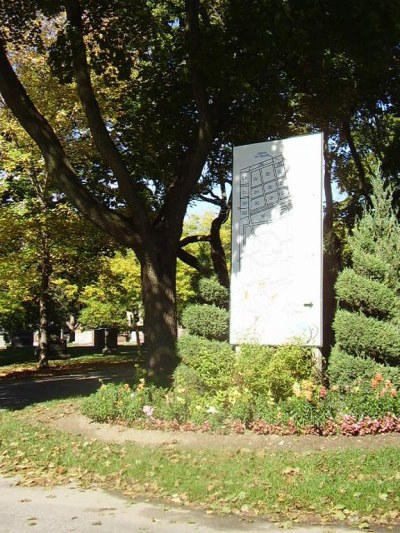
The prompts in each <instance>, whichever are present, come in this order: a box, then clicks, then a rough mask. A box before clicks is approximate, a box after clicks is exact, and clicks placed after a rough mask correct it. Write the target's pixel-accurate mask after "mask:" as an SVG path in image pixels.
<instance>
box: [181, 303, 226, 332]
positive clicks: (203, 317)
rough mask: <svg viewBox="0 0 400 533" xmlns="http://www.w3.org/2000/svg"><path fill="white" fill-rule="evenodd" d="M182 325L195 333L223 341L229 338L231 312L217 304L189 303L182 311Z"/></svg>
mask: <svg viewBox="0 0 400 533" xmlns="http://www.w3.org/2000/svg"><path fill="white" fill-rule="evenodd" d="M182 325H183V327H184V328H186V329H188V330H189V332H190V333H191V334H193V335H200V336H202V337H207V338H208V339H215V340H220V341H222V340H225V339H227V338H228V330H229V313H228V311H227V310H226V309H221V308H219V307H217V306H216V305H208V304H203V305H200V304H193V305H188V306H187V307H186V308H185V309H184V310H183V313H182Z"/></svg>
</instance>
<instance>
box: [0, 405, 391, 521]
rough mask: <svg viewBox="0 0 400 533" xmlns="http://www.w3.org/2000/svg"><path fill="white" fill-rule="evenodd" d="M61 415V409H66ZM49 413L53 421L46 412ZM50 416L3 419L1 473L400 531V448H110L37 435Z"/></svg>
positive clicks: (40, 412)
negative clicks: (278, 450) (277, 450)
mask: <svg viewBox="0 0 400 533" xmlns="http://www.w3.org/2000/svg"><path fill="white" fill-rule="evenodd" d="M60 409H63V404H61V403H60ZM48 412H50V411H48ZM45 416H46V407H43V406H42V407H40V408H39V407H31V408H27V409H25V410H23V411H20V412H7V411H3V412H0V473H1V474H3V475H7V474H8V475H15V474H17V475H20V476H21V478H22V482H23V483H24V484H28V485H35V484H48V485H51V484H60V483H65V482H68V481H75V482H78V483H80V484H83V485H85V486H90V485H96V486H102V487H105V488H107V489H109V490H117V491H120V492H122V493H123V494H125V495H127V496H130V497H134V498H136V497H146V498H149V497H154V498H163V499H165V500H166V501H169V502H174V503H176V504H180V505H192V506H196V507H202V508H205V509H207V510H209V512H221V513H233V514H237V515H243V516H246V517H254V516H257V515H258V516H260V515H263V516H268V517H269V518H272V519H276V520H292V521H306V520H308V521H309V520H313V519H315V520H318V521H323V522H332V521H333V522H337V521H343V522H346V523H347V524H353V525H358V526H359V527H362V528H368V527H369V526H370V525H371V524H374V523H379V524H394V523H399V522H400V512H399V509H400V474H399V473H398V464H399V460H400V449H399V448H383V449H380V450H378V451H374V452H365V451H361V450H344V451H341V452H322V451H321V452H313V453H309V454H302V455H298V454H294V453H290V452H281V453H271V452H270V451H268V450H265V451H259V452H250V451H248V450H241V451H239V452H228V451H226V452H221V451H218V452H216V451H200V450H199V451H193V450H190V451H185V450H177V449H175V447H160V448H157V449H154V448H152V449H150V448H149V449H147V448H141V447H138V446H135V445H124V446H121V445H116V444H104V443H99V442H97V441H90V440H87V439H84V438H82V437H79V436H70V435H65V434H63V433H61V432H59V431H55V430H51V429H49V428H48V427H45V426H44V425H40V424H39V423H38V420H39V419H40V418H41V417H42V418H43V417H45Z"/></svg>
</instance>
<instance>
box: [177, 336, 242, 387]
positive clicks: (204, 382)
mask: <svg viewBox="0 0 400 533" xmlns="http://www.w3.org/2000/svg"><path fill="white" fill-rule="evenodd" d="M177 348H178V355H179V357H180V358H181V361H182V363H183V364H184V365H185V366H187V367H189V368H190V369H192V370H193V371H194V372H195V375H196V379H197V386H199V385H200V383H201V387H202V388H203V389H204V390H207V391H214V392H215V391H217V390H219V389H225V388H227V387H228V386H229V384H230V383H231V382H232V377H231V371H232V368H233V365H234V361H235V354H234V352H233V350H232V348H231V346H230V345H229V344H228V343H226V342H219V341H215V340H209V339H205V338H203V337H197V336H195V335H184V336H183V337H181V338H179V339H178V343H177ZM178 369H179V367H178ZM176 372H178V379H179V384H180V385H181V386H183V387H185V388H187V389H189V388H190V381H192V380H193V379H194V374H193V373H191V374H190V381H189V382H187V381H183V378H184V377H185V375H186V376H187V375H188V373H186V374H184V372H185V370H184V371H183V372H182V371H180V370H177V371H176Z"/></svg>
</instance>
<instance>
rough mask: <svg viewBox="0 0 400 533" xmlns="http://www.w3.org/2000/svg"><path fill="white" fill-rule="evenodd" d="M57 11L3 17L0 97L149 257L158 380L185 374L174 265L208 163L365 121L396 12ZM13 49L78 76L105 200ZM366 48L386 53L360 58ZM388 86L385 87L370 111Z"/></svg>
mask: <svg viewBox="0 0 400 533" xmlns="http://www.w3.org/2000/svg"><path fill="white" fill-rule="evenodd" d="M53 4H54V3H53V2H49V1H46V0H19V1H18V2H15V3H13V5H12V8H10V9H8V8H7V6H5V7H3V8H2V11H1V12H0V15H1V22H2V23H3V25H2V29H1V44H0V91H1V93H2V95H3V97H4V99H5V101H6V102H7V104H8V106H9V107H10V109H11V110H12V112H13V113H14V114H15V116H16V117H17V119H18V120H19V121H20V123H21V124H22V125H23V127H24V128H25V129H26V131H27V132H28V133H29V135H30V136H31V137H32V138H33V139H34V140H35V142H36V143H37V145H38V146H39V148H40V150H41V152H42V154H43V157H44V159H45V162H46V166H47V172H48V174H49V176H51V177H52V178H54V180H56V182H57V183H58V186H59V187H60V189H61V190H62V191H64V192H65V194H67V195H68V197H69V199H70V200H71V202H72V203H73V204H74V205H75V206H76V208H78V209H79V210H80V211H81V212H82V213H83V214H84V215H85V216H87V217H88V218H90V219H91V220H92V221H93V222H94V223H95V224H97V225H98V226H99V227H101V228H102V229H103V230H105V231H106V232H107V233H108V234H110V235H112V236H113V237H114V238H115V239H116V240H117V241H118V242H120V243H121V244H123V245H124V246H127V247H130V248H132V249H133V250H134V252H135V254H136V256H137V257H138V259H139V261H140V264H141V272H142V297H143V303H144V310H145V334H146V343H147V353H148V367H149V373H150V375H153V376H154V377H160V376H162V375H163V374H168V373H169V372H170V371H171V370H172V369H173V368H174V366H175V364H176V357H175V351H174V342H175V336H176V288H175V284H176V259H177V256H178V255H179V253H180V249H181V247H180V244H181V243H180V239H181V233H182V225H183V219H184V216H185V212H186V208H187V205H188V203H189V201H190V199H191V198H192V197H193V195H194V194H196V192H197V193H199V190H198V189H197V186H198V184H199V183H200V184H201V182H202V176H203V175H204V174H203V170H204V168H205V166H206V164H207V163H208V164H210V162H211V161H212V159H213V154H219V153H220V149H221V148H223V147H226V146H228V145H229V144H230V143H232V142H234V143H240V142H242V143H248V142H252V141H254V142H256V141H261V140H265V139H266V138H276V137H277V136H285V135H287V134H289V133H293V132H301V131H305V130H307V131H310V130H313V129H318V128H319V129H321V128H322V126H324V125H328V126H330V125H331V123H332V116H333V118H334V120H333V122H334V123H335V124H336V123H337V122H338V120H339V119H340V120H341V119H342V117H344V118H347V115H348V114H349V113H350V114H351V113H354V108H356V107H357V105H359V103H360V101H361V99H359V100H357V99H356V100H354V99H353V98H352V99H351V103H352V104H354V105H353V109H351V108H350V107H349V106H347V107H346V102H348V101H349V98H350V97H352V96H353V93H355V94H362V95H365V88H366V86H367V85H368V83H367V82H368V80H369V81H371V80H372V79H373V78H374V77H375V78H377V79H379V80H380V82H382V81H383V76H382V72H383V71H386V70H387V68H388V67H389V66H391V65H394V64H395V60H396V45H397V44H398V41H399V39H398V35H397V34H396V32H395V31H394V29H393V28H395V25H393V24H391V25H390V31H387V32H386V33H385V35H384V38H383V35H382V34H381V31H382V28H383V27H384V24H386V25H387V21H388V20H389V21H390V20H392V19H393V20H395V18H396V17H395V15H396V14H397V11H398V6H397V3H393V2H384V4H385V5H384V6H382V5H381V4H380V5H379V6H378V7H376V6H375V7H374V6H369V7H371V10H370V9H369V7H368V9H366V8H365V5H364V4H365V2H361V0H358V1H357V2H353V3H352V4H351V6H349V5H348V2H344V1H335V2H333V1H332V0H325V1H324V2H316V1H314V0H308V1H307V2H306V3H304V2H299V1H297V0H292V1H289V2H277V1H275V0H260V1H256V2H253V3H252V6H251V9H249V8H248V4H247V3H245V2H240V1H237V0H231V1H228V0H225V1H224V0H219V1H217V2H209V1H204V2H200V1H199V0H186V1H185V2H182V1H181V0H179V1H178V0H177V1H172V2H163V1H162V2H152V1H147V2H144V1H143V2H142V1H140V0H138V1H137V2H135V4H134V6H132V2H128V1H127V0H113V1H111V2H110V1H105V0H97V1H94V0H85V1H83V0H82V2H79V0H65V1H64V2H62V3H61V7H57V6H54V5H53ZM64 10H65V11H64ZM60 13H61V16H64V17H65V23H63V24H62V25H61V26H60V28H59V30H58V31H55V32H54V40H53V42H52V43H51V44H50V45H49V46H47V47H46V46H43V43H42V42H41V39H40V31H39V30H38V27H39V26H40V23H41V21H42V20H43V18H41V17H43V15H44V16H46V17H53V16H55V15H59V14H60ZM371 13H372V14H373V16H372V14H371ZM349 21H350V23H349ZM359 31H361V33H362V34H363V35H364V34H366V35H368V38H366V39H365V40H364V42H363V43H362V46H361V45H360V41H357V40H355V39H354V35H356V34H357V32H359ZM10 41H11V42H12V41H14V42H15V41H20V43H21V46H22V45H24V43H26V44H25V45H26V46H30V47H36V48H37V49H41V50H43V52H48V55H49V59H50V61H51V64H52V65H53V68H54V72H55V73H56V74H57V75H58V77H59V78H60V79H61V80H62V81H63V82H69V81H71V80H72V79H74V81H75V84H76V88H77V92H78V95H79V99H80V101H81V104H82V108H83V110H84V113H85V115H86V120H87V126H88V128H89V129H90V131H91V135H92V138H93V141H94V144H95V145H96V148H97V153H98V154H99V162H98V165H99V166H101V167H102V168H104V169H106V173H105V175H107V176H108V183H107V185H109V187H108V189H104V188H103V190H102V191H100V192H99V191H98V189H96V187H95V183H94V182H93V180H90V179H88V178H87V175H86V169H85V166H84V165H83V166H82V167H80V166H79V165H77V164H76V163H75V162H74V158H73V157H71V155H70V154H68V155H67V153H66V150H65V149H64V148H63V146H62V144H61V143H60V140H59V138H58V137H57V135H56V134H55V132H54V129H53V128H52V126H51V125H50V123H49V121H48V120H46V118H45V117H44V115H43V114H42V113H41V112H40V111H39V110H38V108H37V106H35V104H34V103H33V101H32V99H31V98H30V97H28V95H27V93H26V90H25V88H24V86H23V85H22V84H21V83H20V80H19V78H18V69H17V68H15V70H14V69H13V68H12V64H13V56H12V53H10V52H9V57H7V54H6V49H7V46H8V43H9V42H10ZM365 42H369V43H371V42H373V43H374V44H373V47H372V48H371V46H369V47H368V51H367V52H362V49H363V48H364V44H365ZM9 50H10V49H9ZM377 51H379V53H377ZM361 61H362V68H357V66H359V65H360V64H361ZM379 61H381V63H382V65H383V66H382V67H379ZM390 61H392V62H391V63H390ZM93 75H96V76H99V75H101V76H103V77H104V79H106V80H107V81H108V83H109V84H110V85H111V86H115V87H117V86H119V84H120V83H121V80H124V82H125V83H126V89H125V90H124V92H123V93H122V94H121V98H119V99H118V101H115V102H113V103H115V106H116V109H117V112H116V113H115V114H114V116H113V117H110V116H109V115H107V114H106V113H105V112H104V103H103V102H102V100H101V98H99V93H97V96H96V94H95V91H94V89H93V85H92V78H91V77H93ZM347 81H349V83H347ZM381 85H382V83H381V84H377V83H376V84H374V86H373V87H374V89H376V91H374V92H373V93H370V96H371V99H372V100H376V95H377V93H378V92H379V91H378V88H380V87H381ZM360 88H361V89H362V91H361V89H360ZM364 100H365V98H364ZM343 109H344V110H345V111H346V113H347V115H346V113H345V112H344V111H343V113H342V110H343ZM333 111H335V112H334V113H333ZM102 112H103V114H102ZM331 115H332V116H331ZM115 117H116V118H115ZM324 129H325V128H324ZM326 129H327V135H329V134H330V133H331V131H330V128H329V127H327V128H326ZM80 134H81V131H77V130H75V131H73V132H72V137H74V136H76V135H80ZM329 185H330V184H329ZM328 192H329V191H328ZM101 193H103V194H101ZM200 193H201V191H200ZM106 197H107V198H106ZM110 198H112V200H110ZM105 200H106V201H105Z"/></svg>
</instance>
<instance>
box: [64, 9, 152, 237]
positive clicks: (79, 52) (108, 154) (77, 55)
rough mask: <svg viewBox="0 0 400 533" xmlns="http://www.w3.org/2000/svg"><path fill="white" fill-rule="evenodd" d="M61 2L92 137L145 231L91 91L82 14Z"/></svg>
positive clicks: (144, 220)
mask: <svg viewBox="0 0 400 533" xmlns="http://www.w3.org/2000/svg"><path fill="white" fill-rule="evenodd" d="M64 4H65V9H66V13H67V20H68V25H69V29H68V35H69V38H70V44H71V49H72V57H73V68H74V76H75V81H76V85H77V89H78V95H79V99H80V101H81V103H82V106H83V109H84V112H85V115H86V118H87V121H88V124H89V128H90V131H91V132H92V135H93V140H94V142H95V144H96V146H97V149H98V151H99V153H100V154H101V156H102V157H103V159H104V161H105V162H106V164H107V165H108V166H109V167H110V169H111V170H112V172H113V174H114V176H115V178H116V180H117V182H118V186H119V189H120V192H121V194H122V196H123V197H124V198H125V200H126V202H127V204H128V206H129V208H130V210H131V213H132V215H135V219H134V224H136V225H140V226H142V228H141V229H145V230H148V229H149V226H150V225H149V221H148V218H147V214H146V212H145V210H144V208H143V205H142V204H141V202H140V201H139V199H138V197H137V195H136V191H135V187H134V184H133V181H132V177H131V175H130V174H129V172H128V169H127V168H126V165H125V163H124V161H123V159H122V157H121V154H120V153H119V152H118V150H117V148H116V146H115V144H114V143H113V141H112V139H111V137H110V135H109V133H108V131H107V128H106V126H105V123H104V120H103V118H102V116H101V112H100V108H99V104H98V102H97V99H96V96H95V94H94V90H93V86H92V82H91V79H90V74H89V67H88V63H87V58H86V46H85V42H84V40H83V34H82V14H81V8H80V4H79V0H65V2H64ZM143 226H145V228H143Z"/></svg>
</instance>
